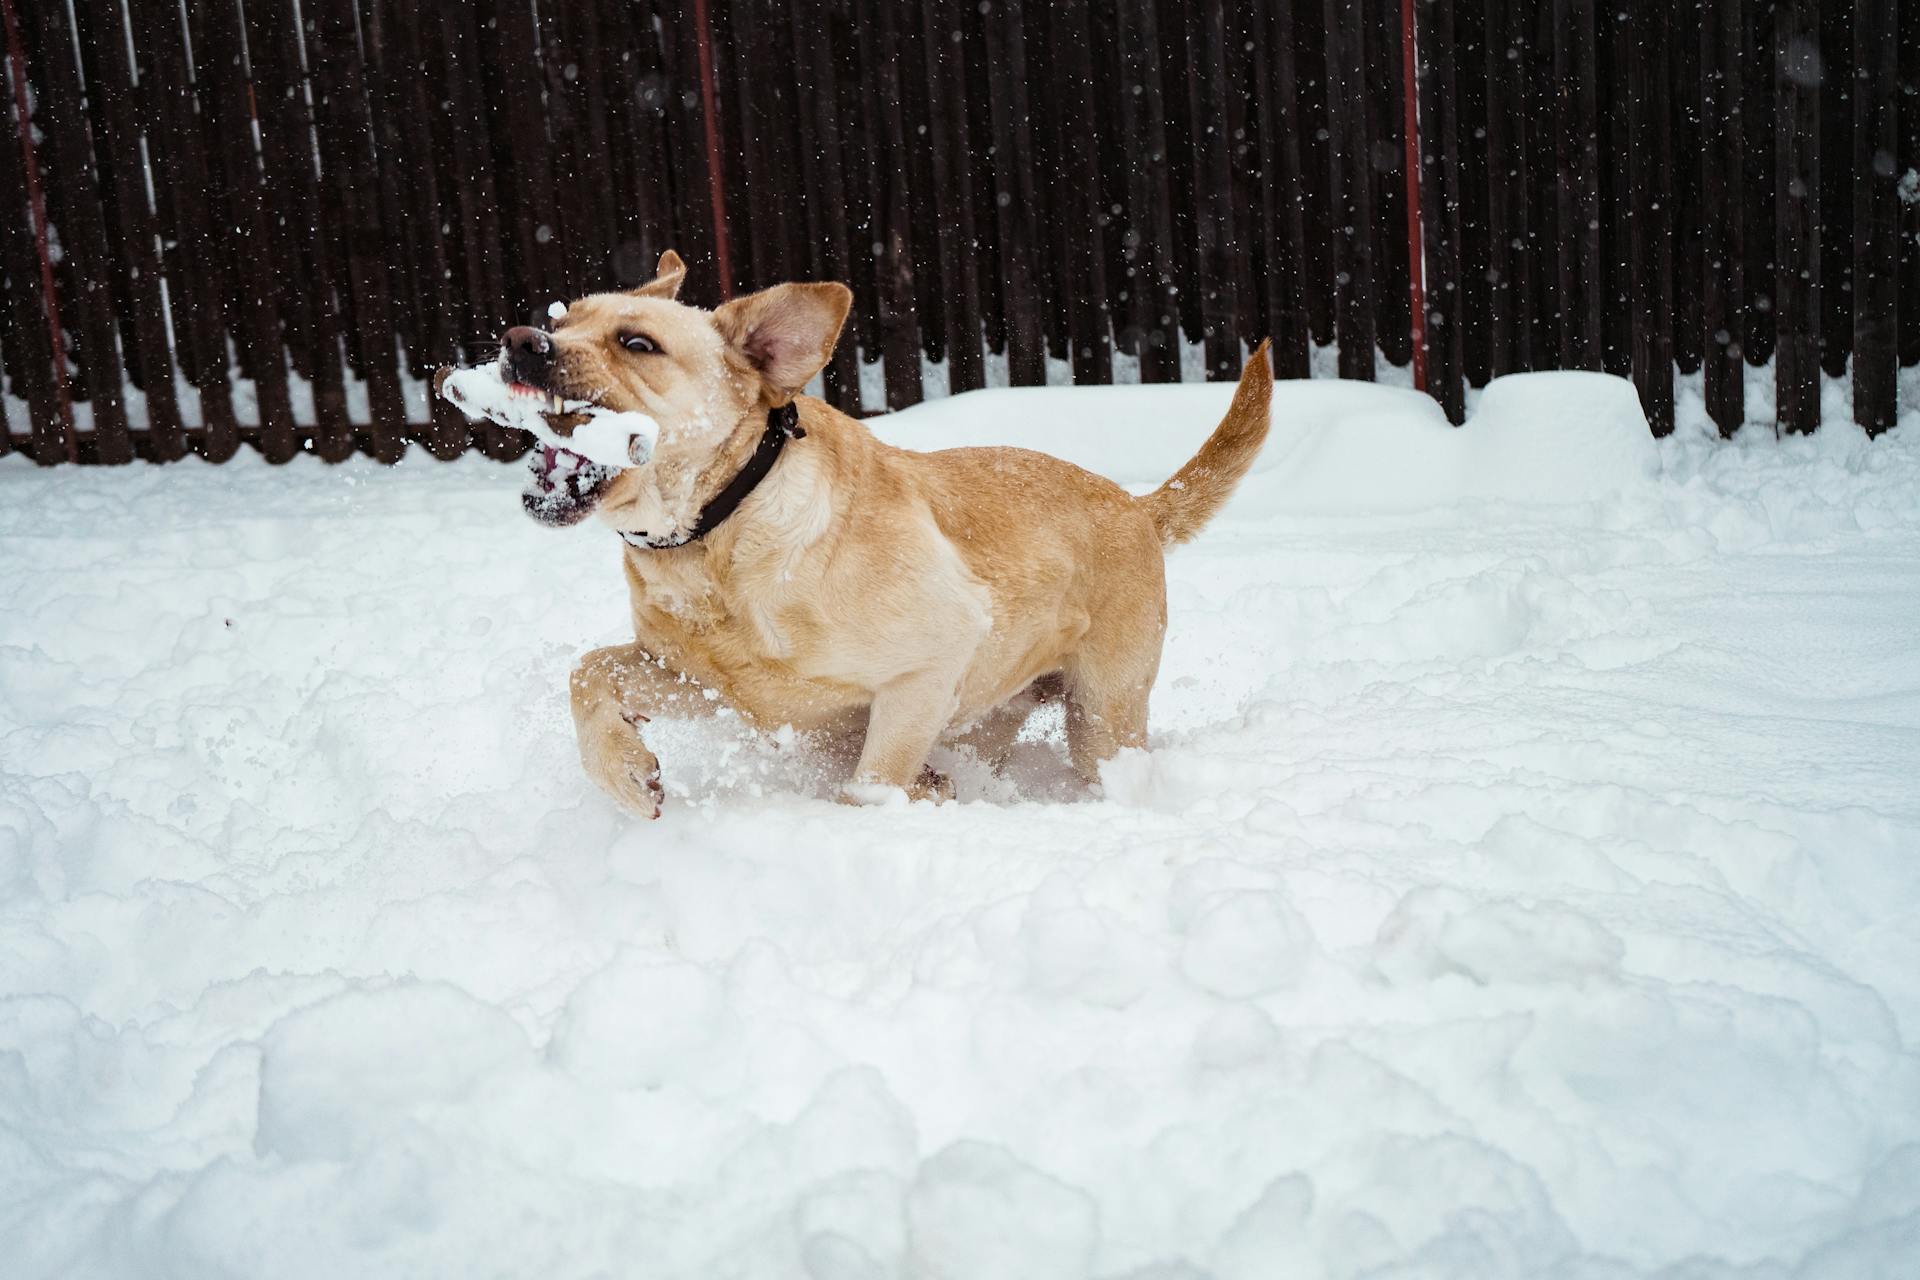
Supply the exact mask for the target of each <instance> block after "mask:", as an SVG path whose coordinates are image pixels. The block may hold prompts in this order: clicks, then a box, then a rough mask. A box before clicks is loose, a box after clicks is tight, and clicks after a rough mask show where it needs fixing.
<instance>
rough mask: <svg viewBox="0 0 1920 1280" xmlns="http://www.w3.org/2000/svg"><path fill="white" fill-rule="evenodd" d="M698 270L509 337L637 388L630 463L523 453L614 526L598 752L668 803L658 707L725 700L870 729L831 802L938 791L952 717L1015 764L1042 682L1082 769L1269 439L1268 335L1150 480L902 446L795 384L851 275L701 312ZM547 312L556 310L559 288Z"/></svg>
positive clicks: (677, 708)
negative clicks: (637, 437) (694, 291)
mask: <svg viewBox="0 0 1920 1280" xmlns="http://www.w3.org/2000/svg"><path fill="white" fill-rule="evenodd" d="M685 275H686V267H685V265H684V264H683V263H682V262H681V260H680V258H679V256H678V255H677V254H675V253H673V252H672V251H671V250H669V251H668V252H667V253H665V254H663V255H662V256H661V258H660V262H659V266H658V270H657V275H656V277H655V278H654V279H653V280H651V281H649V282H648V283H646V284H643V285H641V286H639V287H638V288H635V289H632V290H629V291H627V292H624V293H600V294H593V295H590V296H588V297H584V298H581V299H580V300H578V301H577V302H574V303H572V304H571V305H570V306H568V307H567V308H566V309H565V311H564V313H563V314H560V315H559V316H558V318H556V319H554V320H552V321H551V322H550V328H549V329H537V328H533V327H530V326H520V327H516V328H513V329H510V330H508V331H507V333H506V334H505V335H504V336H503V338H502V344H501V346H502V350H501V360H502V363H503V376H505V377H506V378H508V380H509V381H511V382H512V383H515V384H517V385H516V387H515V390H516V391H518V392H520V393H522V394H525V393H526V392H527V391H528V390H531V391H533V392H537V393H539V394H542V395H544V396H546V397H548V399H547V401H546V402H545V403H546V404H547V405H548V406H550V407H551V408H552V410H553V412H552V413H550V414H548V416H547V421H548V423H549V424H550V425H551V426H552V428H553V430H554V431H555V432H556V433H559V434H560V435H562V436H565V434H566V433H567V431H568V430H569V424H570V423H577V422H578V421H580V419H579V417H578V415H577V414H575V415H569V414H568V413H566V412H564V411H563V409H564V403H565V402H567V401H573V402H576V403H577V402H587V403H590V404H593V405H596V406H599V407H601V408H603V409H608V410H613V411H628V412H639V413H644V414H646V415H648V416H650V417H651V418H652V419H653V420H654V421H655V422H657V423H658V424H659V427H660V431H659V436H658V438H657V440H656V441H655V442H654V445H653V451H652V454H651V457H650V458H649V460H648V461H647V462H646V463H645V465H641V466H633V467H620V468H617V467H611V466H604V465H597V464H592V463H588V462H587V461H586V460H585V459H584V458H579V457H575V456H570V455H568V453H567V451H566V450H565V449H564V448H553V447H548V448H543V449H539V450H536V452H535V454H534V455H533V458H532V461H531V470H532V472H533V475H532V479H531V481H530V483H529V485H528V488H527V491H526V494H525V495H524V503H525V506H526V509H527V511H528V512H529V513H530V514H532V515H533V516H534V517H535V518H536V519H539V520H541V521H543V522H545V523H548V524H554V525H571V524H575V523H577V522H579V521H581V520H584V519H586V518H587V517H588V516H593V517H595V518H596V519H597V520H598V521H599V522H600V523H601V524H603V525H606V526H608V527H609V528H611V529H612V530H614V531H615V532H617V533H619V534H620V535H621V537H622V539H623V540H624V541H625V543H626V544H627V545H626V547H625V549H624V569H625V573H626V580H627V591H628V595H629V598H630V601H631V605H632V613H633V631H634V642H633V643H631V644H622V645H615V646H612V647H610V648H605V649H596V650H594V651H593V652H591V653H588V654H587V655H586V656H585V657H584V658H583V659H581V661H580V663H579V664H578V666H576V667H575V668H574V670H573V674H572V678H571V682H570V685H571V698H572V707H573V718H574V724H575V727H576V729H577V731H578V735H579V745H580V759H581V763H582V765H583V766H584V767H585V769H586V772H587V774H588V775H589V776H590V777H591V778H593V779H594V781H595V782H597V783H598V784H599V785H600V786H601V787H602V788H604V789H605V790H606V791H607V792H609V793H610V794H611V795H612V796H613V797H614V798H615V799H616V800H617V801H619V802H620V803H621V804H622V805H623V806H625V807H627V808H629V809H631V810H633V811H635V812H637V813H639V814H643V815H646V816H649V817H658V816H659V813H660V806H661V801H662V797H663V792H662V788H661V784H660V767H659V761H658V759H657V758H656V757H655V755H654V753H653V752H652V751H651V750H650V749H649V748H648V746H647V744H646V740H645V736H646V735H645V726H646V724H647V722H648V721H649V719H650V718H652V717H654V716H659V715H667V716H701V715H709V714H712V713H713V711H714V709H715V708H716V706H717V705H719V704H724V705H726V706H728V707H731V708H733V709H734V710H735V711H737V712H738V713H739V714H740V715H741V717H742V718H744V719H745V720H746V721H747V722H748V723H750V724H752V725H755V726H759V727H761V728H764V729H768V730H778V729H779V728H780V727H781V726H786V725H791V726H792V727H793V728H794V729H795V730H796V731H812V732H817V733H820V734H824V735H826V736H827V740H828V741H837V742H843V743H845V744H847V754H848V755H849V756H851V755H853V754H854V751H855V749H856V748H857V756H858V758H857V762H856V763H855V765H854V767H853V771H852V777H851V779H850V780H849V781H847V782H846V783H845V784H844V786H843V787H842V789H841V792H840V798H841V799H842V800H845V801H847V802H850V803H879V802H885V801H887V800H889V799H896V798H898V797H899V796H901V795H904V796H906V797H907V798H908V799H911V800H924V799H931V800H935V801H939V800H943V799H951V798H952V788H951V784H950V782H949V781H948V780H947V779H946V778H944V777H942V776H941V775H939V774H937V773H935V772H934V771H933V770H932V769H931V768H930V767H929V765H928V763H927V756H928V753H929V751H931V750H932V748H933V747H934V746H935V745H936V744H937V743H940V742H942V741H946V742H951V743H959V744H965V745H967V746H970V747H971V748H973V749H974V750H975V751H976V752H977V753H978V754H979V755H980V756H981V757H982V758H984V759H986V760H988V761H990V762H1000V761H1003V760H1004V758H1005V756H1006V754H1007V752H1008V751H1009V750H1010V749H1011V746H1012V744H1013V741H1014V738H1015V736H1016V735H1017V733H1018V731H1019V729H1020V727H1021V724H1022V722H1024V721H1025V719H1026V718H1027V716H1028V715H1029V714H1030V713H1031V712H1032V711H1033V709H1034V708H1035V707H1036V706H1037V705H1038V704H1039V703H1040V702H1042V701H1045V700H1048V699H1051V698H1057V699H1059V700H1061V701H1062V702H1063V703H1064V713H1065V722H1066V737H1067V747H1068V755H1069V757H1070V759H1071V762H1072V766H1073V769H1074V771H1075V773H1076V774H1077V775H1078V776H1079V777H1080V778H1081V779H1082V780H1083V781H1084V782H1085V783H1087V784H1088V785H1089V786H1092V785H1097V783H1098V776H1099V767H1100V764H1101V762H1103V761H1105V760H1107V759H1109V758H1110V757H1112V756H1113V755H1114V754H1115V753H1116V752H1118V751H1120V750H1121V749H1123V748H1127V747H1144V746H1145V745H1146V742H1147V696H1148V694H1149V692H1150V691H1151V690H1152V688H1153V682H1154V677H1155V675H1156V673H1157V672H1158V669H1159V665H1160V650H1161V641H1162V638H1163V636H1164V634H1165V631H1166V625H1167V604H1166V576H1165V564H1164V553H1165V549H1166V548H1167V547H1169V546H1171V545H1173V544H1175V543H1180V542H1184V541H1186V540H1188V539H1190V538H1192V537H1193V536H1194V535H1195V534H1197V533H1198V532H1199V531H1200V530H1201V528H1202V527H1203V526H1204V525H1205V524H1206V523H1207V521H1208V520H1209V519H1210V518H1211V517H1212V516H1213V515H1214V514H1215V513H1216V512H1217V511H1219V509H1220V508H1221V506H1222V505H1223V504H1224V503H1225V502H1226V500H1227V498H1228V496H1229V495H1230V494H1231V493H1232V492H1233V489H1234V487H1235V486H1236V485H1237V484H1238V483H1239V481H1240V479H1241V477H1243V476H1244V475H1245V474H1246V472H1247V470H1248V468H1249V467H1251V466H1252V464H1253V461H1254V459H1255V457H1256V456H1257V455H1258V453H1259V451H1260V447H1261V444H1262V442H1263V441H1264V440H1265V439H1266V435H1267V428H1268V414H1269V407H1270V403H1271V399H1272V390H1273V369H1272V363H1271V359H1270V356H1269V354H1268V351H1267V345H1266V344H1265V343H1262V344H1261V345H1260V346H1259V348H1258V349H1256V350H1255V351H1254V352H1253V354H1252V356H1251V357H1250V358H1249V359H1248V360H1247V362H1246V366H1245V369H1244V370H1243V372H1242V373H1241V376H1240V382H1239V386H1238V387H1237V388H1236V390H1235V392H1234V396H1233V402H1232V405H1231V407H1230V408H1229V409H1228V410H1227V413H1226V416H1225V418H1223V419H1222V420H1221V422H1220V424H1219V426H1218V428H1217V429H1216V430H1215V431H1214V432H1213V434H1212V436H1211V437H1210V438H1209V439H1208V440H1207V442H1206V443H1205V445H1203V446H1202V447H1201V449H1200V451H1199V453H1198V454H1196V455H1195V456H1194V457H1193V458H1192V460H1190V461H1189V462H1188V463H1187V464H1186V465H1185V466H1183V467H1182V468H1181V469H1180V470H1179V471H1178V472H1177V473H1176V474H1175V475H1174V476H1173V478H1172V479H1170V480H1169V481H1167V483H1165V484H1163V485H1162V486H1160V487H1159V488H1158V489H1155V490H1154V491H1153V492H1152V493H1149V494H1146V495H1144V496H1142V497H1134V496H1132V495H1130V494H1128V493H1127V492H1126V491H1125V490H1123V489H1121V488H1120V486H1118V485H1116V484H1114V483H1112V482H1111V481H1109V480H1106V479H1103V478H1101V477H1099V476H1096V475H1093V474H1091V473H1090V472H1087V471H1084V470H1082V469H1081V468H1079V467H1076V466H1074V465H1072V464H1071V463H1068V462H1063V461H1061V460H1060V459H1058V458H1052V457H1049V456H1047V455H1045V454H1042V453H1035V452H1032V451H1030V450H1026V449H1014V448H967V449H948V450H944V451H940V452H934V453H914V452H910V451H907V450H903V449H896V448H892V447H890V446H888V445H885V444H882V443H881V442H880V441H879V440H877V439H876V438H875V437H874V436H873V434H872V433H871V432H869V431H868V430H867V429H866V428H865V427H864V426H862V425H861V424H860V423H859V422H858V421H856V420H855V419H853V418H849V417H847V416H846V415H845V414H842V413H840V412H838V411H837V410H835V409H833V408H832V407H831V406H829V405H827V404H825V403H824V402H822V401H819V400H816V399H813V398H811V397H808V396H804V395H801V394H800V391H801V389H802V388H804V387H805V386H806V385H807V384H808V382H809V381H810V380H811V379H812V378H813V377H814V375H815V374H817V373H818V372H819V371H820V370H821V369H822V368H823V367H825V365H826V364H827V361H828V359H829V358H830V357H831V355H832V354H833V349H834V345H835V343H836V341H837V340H838V338H839V334H840V328H841V325H842V324H843V323H844V322H845V320H846V317H847V312H848V309H849V308H850V306H851V305H852V301H853V295H852V293H851V292H850V291H849V290H848V289H847V288H846V287H845V286H843V285H840V284H831V283H804V284H782V285H776V286H774V287H772V288H769V289H765V290H763V291H761V292H758V293H754V294H750V295H747V296H744V297H739V298H735V299H733V300H732V301H730V302H727V303H724V304H723V305H721V306H720V307H718V308H716V309H715V310H713V311H705V310H702V309H700V308H697V307H692V306H688V305H686V304H684V303H681V302H679V301H678V300H677V297H678V293H679V290H680V285H681V282H682V281H683V280H684V279H685ZM556 310H558V309H556Z"/></svg>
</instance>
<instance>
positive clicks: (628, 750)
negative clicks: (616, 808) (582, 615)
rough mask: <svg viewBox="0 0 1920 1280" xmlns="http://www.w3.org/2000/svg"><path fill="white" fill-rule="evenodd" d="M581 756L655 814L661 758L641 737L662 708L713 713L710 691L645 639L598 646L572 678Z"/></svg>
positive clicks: (621, 796) (625, 800)
mask: <svg viewBox="0 0 1920 1280" xmlns="http://www.w3.org/2000/svg"><path fill="white" fill-rule="evenodd" d="M568 685H569V688H570V690H571V692H572V695H573V727H574V730H575V732H576V733H577V734H578V736H579V739H580V763H581V765H582V766H583V767H584V768H585V769H586V771H587V776H588V777H590V778H592V779H593V780H594V781H595V782H597V783H599V784H600V786H601V787H602V788H604V789H605V790H606V791H607V792H608V793H609V794H610V795H612V796H613V798H614V799H615V800H618V801H619V802H620V804H621V805H622V806H623V807H625V808H627V809H631V810H632V811H633V812H635V813H638V814H642V815H644V816H646V817H649V818H657V817H659V816H660V801H661V798H662V795H663V792H662V790H661V787H660V760H659V758H658V757H657V756H655V755H654V754H653V752H652V751H650V750H648V749H647V744H646V743H645V742H643V741H641V739H640V726H641V725H643V724H645V723H646V722H647V721H648V720H649V719H651V718H652V717H653V716H656V715H672V716H696V715H698V716H706V715H711V714H712V713H713V705H714V704H713V703H712V702H711V701H710V700H709V699H708V698H707V697H706V693H705V690H703V689H701V688H700V687H699V686H698V685H696V684H693V683H692V682H690V681H688V680H686V679H684V678H682V677H681V676H680V674H679V673H678V672H674V671H670V670H668V669H667V668H666V667H665V666H664V665H662V664H661V662H660V660H659V659H657V658H655V657H654V656H653V655H651V654H649V653H648V652H647V651H646V650H645V649H643V648H641V647H640V646H639V645H637V644H622V645H614V646H612V647H610V648H606V649H595V650H594V651H593V652H591V653H589V654H588V655H587V656H586V657H584V658H582V659H581V660H580V664H579V665H578V666H576V667H575V668H574V669H573V676H572V678H571V679H570V680H569V681H568Z"/></svg>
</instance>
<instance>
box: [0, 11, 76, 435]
mask: <svg viewBox="0 0 1920 1280" xmlns="http://www.w3.org/2000/svg"><path fill="white" fill-rule="evenodd" d="M0 18H4V19H5V21H6V26H7V63H8V66H9V67H10V68H11V71H10V74H11V76H12V77H13V108H14V114H15V116H17V117H18V120H19V128H20V155H21V158H22V161H23V163H24V164H25V165H26V167H27V206H28V208H29V209H30V210H31V212H32V215H33V240H34V247H35V248H36V249H38V250H39V252H40V291H41V292H42V293H44V294H45V295H46V298H47V346H48V351H47V354H48V356H49V357H50V358H51V359H52V361H53V389H54V393H55V394H56V395H57V396H58V397H59V401H60V425H61V428H62V430H63V432H64V434H65V436H66V442H67V461H68V462H78V461H79V460H80V446H79V442H78V441H77V440H76V439H75V438H74V434H73V401H72V399H71V398H70V397H69V396H68V395H67V344H66V341H65V339H64V337H63V335H64V333H65V330H64V329H62V328H61V327H60V295H59V294H58V293H56V292H55V291H54V286H53V255H52V253H51V252H50V251H49V249H48V247H47V201H46V197H45V196H44V195H43V194H42V193H41V191H40V162H39V159H38V158H37V157H36V156H35V154H34V150H33V125H32V122H31V121H30V120H29V118H28V108H27V58H26V55H25V54H24V53H22V52H21V51H20V24H19V23H18V21H16V20H15V18H14V16H13V0H0Z"/></svg>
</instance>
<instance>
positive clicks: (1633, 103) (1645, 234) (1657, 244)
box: [1626, 0, 1673, 436]
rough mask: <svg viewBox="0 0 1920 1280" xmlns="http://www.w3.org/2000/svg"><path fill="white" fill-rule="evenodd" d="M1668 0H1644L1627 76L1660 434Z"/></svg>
mask: <svg viewBox="0 0 1920 1280" xmlns="http://www.w3.org/2000/svg"><path fill="white" fill-rule="evenodd" d="M1669 13H1670V11H1669V9H1668V7H1667V0H1639V3H1637V4H1636V5H1635V7H1634V10H1633V33H1634V39H1635V42H1636V43H1637V44H1638V45H1639V46H1640V48H1641V50H1642V53H1641V56H1640V57H1638V58H1636V59H1634V61H1633V64H1632V66H1631V67H1630V68H1629V70H1628V73H1627V80H1626V92H1627V97H1628V103H1627V109H1628V112H1629V114H1630V118H1631V121H1632V128H1633V142H1632V151H1631V153H1630V164H1629V167H1630V169H1631V174H1632V186H1633V210H1632V224H1633V231H1632V240H1633V381H1634V385H1635V386H1637V387H1638V388H1639V389H1640V402H1641V405H1642V406H1643V407H1644V408H1645V409H1646V412H1647V423H1648V425H1649V426H1651V427H1652V428H1653V433H1654V434H1655V435H1661V436H1663V435H1666V434H1668V433H1669V432H1671V431H1672V430H1673V307H1672V298H1673V295H1672V290H1673V283H1672V282H1673V240H1672V237H1671V235H1670V234H1669V232H1670V231H1671V228H1672V225H1673V215H1672V198H1671V193H1672V151H1671V146H1672V141H1671V138H1672V135H1671V134H1670V132H1669V124H1670V121H1669V119H1668V114H1667V76H1668V66H1667V47H1668V43H1667V42H1668V34H1669V27H1668V18H1669Z"/></svg>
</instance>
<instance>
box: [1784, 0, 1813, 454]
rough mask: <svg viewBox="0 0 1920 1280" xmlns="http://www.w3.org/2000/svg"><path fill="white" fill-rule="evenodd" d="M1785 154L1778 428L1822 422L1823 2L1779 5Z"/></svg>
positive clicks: (1791, 0)
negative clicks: (1821, 83) (1821, 179)
mask: <svg viewBox="0 0 1920 1280" xmlns="http://www.w3.org/2000/svg"><path fill="white" fill-rule="evenodd" d="M1774 18H1775V23H1776V24H1777V25H1776V31H1775V35H1774V43H1775V51H1776V53H1775V56H1776V59H1777V61H1776V63H1775V65H1776V67H1777V68H1778V79H1777V81H1776V85H1777V90H1776V91H1777V94H1778V103H1779V108H1778V116H1777V129H1776V131H1775V145H1776V147H1777V148H1778V153H1779V157H1780V161H1779V163H1780V179H1779V206H1778V209H1779V212H1778V219H1779V221H1778V227H1777V235H1778V238H1779V247H1778V250H1777V256H1778V260H1777V267H1776V277H1775V278H1776V282H1777V283H1776V285H1775V298H1776V306H1775V315H1776V317H1777V320H1776V323H1777V325H1778V337H1777V339H1776V342H1777V353H1776V356H1775V360H1774V384H1775V389H1774V398H1775V404H1776V407H1777V413H1778V422H1779V424H1780V429H1781V430H1783V431H1790V432H1806V431H1812V430H1814V429H1816V428H1817V427H1818V426H1819V425H1820V319H1821V312H1820V285H1821V280H1820V210H1819V201H1820V12H1819V3H1818V0H1780V2H1779V4H1778V6H1777V7H1776V8H1775V10H1774Z"/></svg>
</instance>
